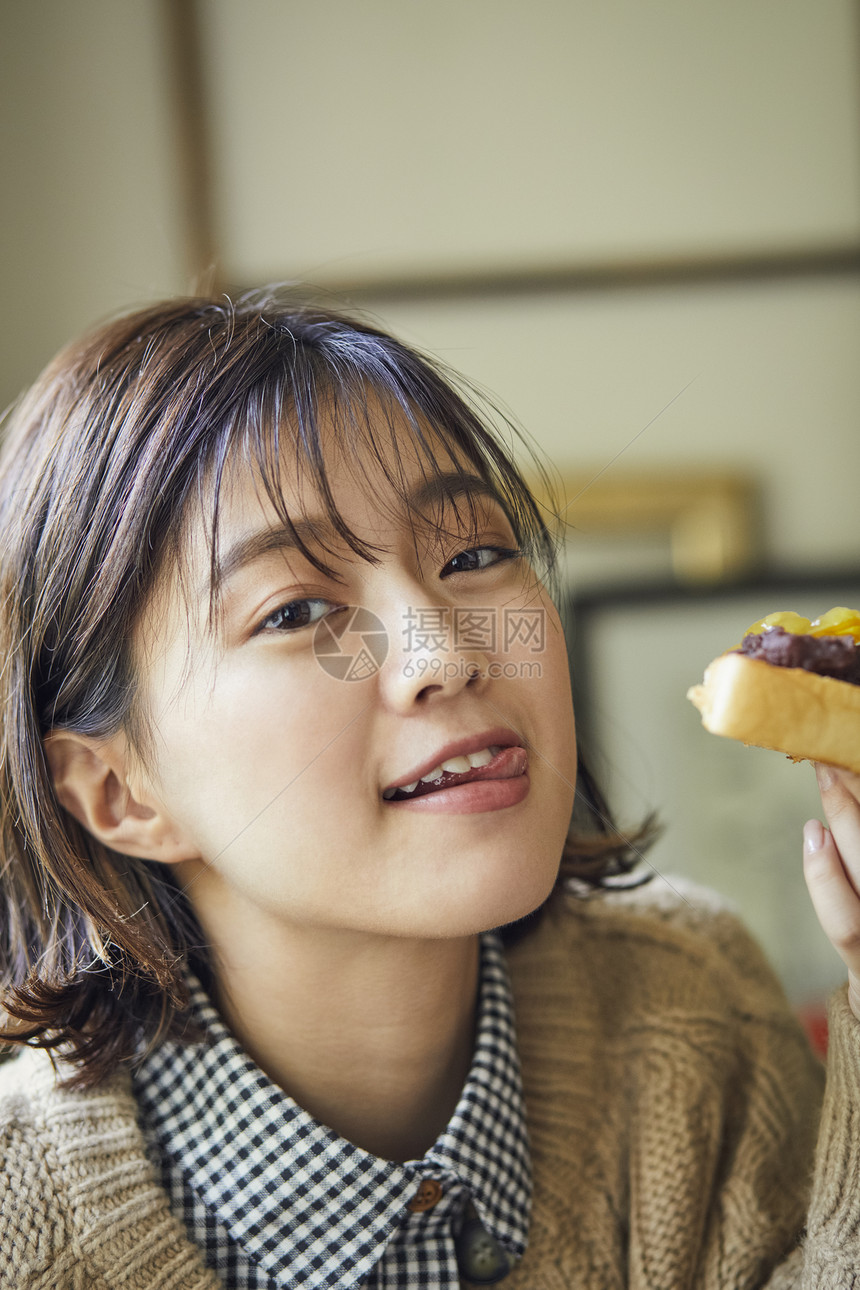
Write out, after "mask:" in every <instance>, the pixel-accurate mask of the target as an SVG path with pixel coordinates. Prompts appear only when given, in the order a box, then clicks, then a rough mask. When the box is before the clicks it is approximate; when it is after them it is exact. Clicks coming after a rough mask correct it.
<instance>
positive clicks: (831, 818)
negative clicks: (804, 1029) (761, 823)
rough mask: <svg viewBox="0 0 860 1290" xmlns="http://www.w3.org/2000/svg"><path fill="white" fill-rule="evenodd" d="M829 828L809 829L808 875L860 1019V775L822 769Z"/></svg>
mask: <svg viewBox="0 0 860 1290" xmlns="http://www.w3.org/2000/svg"><path fill="white" fill-rule="evenodd" d="M815 773H816V775H817V776H818V787H819V789H820V791H821V802H822V805H823V807H824V814H825V816H826V817H827V823H828V824H829V826H830V827H829V829H826V828H825V827H824V825H823V824H821V822H820V821H819V820H809V821H808V822H807V823H806V824H805V825H804V829H803V842H804V846H803V873H804V877H805V878H806V885H807V887H808V888H809V894H810V896H811V897H812V903H813V905H814V906H815V912H816V914H817V915H818V920H819V922H820V923H821V926H822V927H823V928H824V931H825V932H826V934H827V936H828V938H829V939H830V941H831V942H832V944H833V946H834V948H835V949H836V952H837V953H838V954H839V956H840V958H841V959H842V961H843V962H844V963H845V966H846V967H847V968H848V1001H849V1003H850V1005H851V1011H852V1012H853V1013H854V1016H855V1017H857V1019H858V1020H860V775H852V774H851V772H850V771H847V770H836V769H834V768H833V767H832V766H822V765H820V764H819V765H816V767H815Z"/></svg>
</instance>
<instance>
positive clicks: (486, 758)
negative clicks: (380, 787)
mask: <svg viewBox="0 0 860 1290" xmlns="http://www.w3.org/2000/svg"><path fill="white" fill-rule="evenodd" d="M500 751H501V744H491V745H490V746H489V748H482V749H481V750H480V751H479V752H474V753H465V754H464V755H463V756H462V757H449V758H448V760H447V761H443V762H442V763H441V764H440V765H439V766H435V767H434V768H433V770H428V772H427V774H426V775H422V776H421V778H420V779H416V780H413V782H412V783H411V784H401V786H400V790H399V791H400V792H401V793H414V792H415V789H416V788H417V787H418V785H419V784H432V783H433V781H434V780H437V779H441V778H442V776H443V774H445V772H446V771H447V772H448V774H450V775H463V774H465V772H466V771H467V770H473V769H475V768H476V767H478V766H489V764H490V762H491V761H492V760H493V758H494V757H495V756H496V754H497V753H498V752H500ZM397 791H398V790H397V789H396V788H386V789H385V790H384V791H383V794H382V796H383V797H384V798H385V800H386V801H390V800H391V798H392V797H393V796H394V794H395V793H396V792H397Z"/></svg>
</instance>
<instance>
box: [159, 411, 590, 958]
mask: <svg viewBox="0 0 860 1290" xmlns="http://www.w3.org/2000/svg"><path fill="white" fill-rule="evenodd" d="M404 435H405V432H404ZM403 443H404V448H403V452H402V457H403V462H404V468H405V472H406V483H407V488H411V489H413V490H414V491H415V493H416V495H417V494H418V493H419V492H420V490H421V489H422V486H424V485H425V483H426V478H427V473H426V468H424V469H422V465H421V461H420V459H419V458H418V456H417V455H416V454H415V452H414V450H413V449H412V448H411V446H410V440H409V438H408V437H405V438H404V440H403ZM332 457H333V459H332V461H331V462H330V463H329V468H330V476H331V481H332V488H333V493H334V498H335V502H336V505H337V507H338V510H339V512H340V514H341V515H342V516H343V518H344V519H345V520H346V522H347V523H348V525H349V526H350V528H351V529H352V531H353V532H354V533H356V534H357V535H358V536H359V537H361V538H363V539H365V540H366V541H368V542H369V543H373V544H374V545H376V546H378V547H382V548H384V550H383V551H382V552H381V553H380V555H381V558H380V560H379V563H378V564H371V563H369V562H367V561H365V560H362V559H361V558H360V557H358V556H357V555H355V554H354V552H352V551H351V550H350V548H349V547H348V546H347V545H346V543H342V542H341V541H340V539H337V540H335V539H334V538H330V539H329V541H328V545H329V547H332V546H333V549H334V550H335V552H336V555H334V556H332V555H331V554H326V553H323V558H324V560H325V562H326V563H327V564H330V565H333V566H334V568H335V571H336V573H337V575H338V576H337V578H336V579H335V578H331V577H328V576H326V575H324V574H321V573H320V572H319V571H318V570H317V569H316V568H315V567H314V566H313V565H312V564H311V563H310V562H309V561H308V560H307V559H306V558H305V557H304V556H302V554H301V553H300V551H298V550H297V549H295V547H294V546H291V545H290V541H289V535H288V534H287V533H286V532H285V531H284V530H283V528H282V526H281V524H280V522H279V520H278V517H277V514H276V513H275V510H274V508H273V507H272V506H271V503H270V502H269V501H268V500H267V499H265V494H264V490H263V489H262V488H260V487H259V486H258V483H257V481H256V480H255V478H254V476H253V475H252V474H251V472H250V470H248V468H247V467H246V468H245V473H244V474H243V473H241V472H240V470H239V469H238V468H235V469H234V471H233V474H232V476H231V478H230V482H229V486H228V487H225V489H224V492H223V494H222V507H223V509H222V512H221V515H220V519H219V553H220V557H221V570H222V592H221V615H220V622H219V626H218V629H217V630H216V631H213V630H211V629H210V626H209V623H208V609H209V550H208V545H207V542H206V537H205V525H204V522H203V519H202V518H201V520H200V522H199V524H198V525H197V526H196V527H195V526H193V525H192V533H191V547H190V562H189V571H190V575H191V576H190V577H189V578H186V579H183V580H182V585H183V587H184V588H185V590H184V591H183V592H181V591H180V589H179V581H180V580H179V579H178V578H177V579H176V580H175V585H171V586H165V587H163V588H162V589H161V593H160V594H158V595H156V596H155V597H154V598H153V601H152V604H151V605H150V607H149V611H148V613H147V615H146V617H145V621H144V623H143V624H142V627H141V630H140V634H139V638H138V641H137V658H138V664H139V668H140V670H141V672H142V677H141V681H142V684H141V690H142V694H141V698H142V700H143V704H144V707H145V710H146V711H147V712H148V715H149V719H150V721H151V723H152V725H153V727H154V735H155V737H154V739H153V741H152V743H153V746H154V750H155V751H154V754H153V760H152V761H150V763H149V764H148V765H147V767H146V769H145V770H138V771H137V772H136V774H137V776H138V780H137V782H136V784H135V785H134V787H135V788H136V789H137V788H138V787H141V788H142V790H143V792H144V794H146V793H149V794H150V796H151V798H154V799H157V800H158V802H160V804H161V806H162V808H163V809H164V810H165V811H167V812H168V813H169V815H170V816H171V818H172V820H173V821H174V822H175V823H176V825H177V827H178V829H179V831H180V833H181V835H182V836H183V837H184V839H186V842H187V844H188V846H187V847H186V852H187V853H191V854H193V855H194V856H195V857H196V858H195V859H193V860H186V861H183V862H182V863H181V865H180V866H179V869H178V876H179V879H180V881H181V883H182V884H183V885H184V886H185V887H186V888H187V890H188V894H189V897H190V899H191V901H192V904H193V905H194V906H195V907H196V909H197V912H198V914H199V916H200V918H201V921H202V922H203V925H204V926H207V924H208V925H211V924H212V922H213V920H215V919H217V918H220V919H221V924H222V925H223V924H224V920H225V918H226V920H227V922H228V923H229V924H230V925H233V926H238V925H239V923H240V922H242V923H245V925H246V926H247V927H248V928H253V927H255V926H259V925H260V923H261V920H263V921H268V922H271V921H274V923H275V924H276V925H279V926H282V927H284V928H287V927H290V926H293V927H301V928H303V929H305V930H312V929H315V928H318V929H320V930H323V929H325V930H332V929H335V928H339V929H351V930H353V931H360V932H368V933H375V934H388V935H396V936H420V937H442V936H452V935H464V934H471V933H473V932H475V931H479V930H482V929H485V928H488V927H493V926H498V925H500V924H503V923H506V922H509V921H512V920H513V919H516V918H518V917H521V916H523V915H525V914H526V913H528V912H530V911H531V910H532V909H533V908H535V907H536V906H537V905H538V904H539V903H540V902H541V901H542V900H543V899H544V898H545V897H546V895H547V894H548V892H549V890H550V888H551V886H552V884H553V881H554V878H555V875H556V871H557V867H558V863H559V859H560V855H561V850H562V845H563V841H564V838H565V834H566V831H567V826H568V822H569V818H570V813H571V808H572V803H573V785H574V781H575V777H576V752H575V740H574V727H573V712H572V705H571V696H570V686H569V679H568V666H567V657H566V651H565V645H564V639H563V636H562V631H561V626H560V623H559V619H558V616H557V614H556V611H555V609H554V607H553V606H552V603H551V602H550V600H549V598H548V597H547V595H546V593H545V592H544V590H543V588H542V586H541V585H540V584H539V583H538V581H537V578H536V576H535V574H534V573H533V571H532V569H531V568H530V566H529V565H528V564H527V562H526V561H525V560H524V559H522V558H519V557H518V556H516V555H512V554H511V549H512V548H514V547H515V546H516V543H515V541H514V535H513V532H512V530H511V527H510V524H509V522H508V520H507V518H506V516H505V512H504V510H503V509H502V507H501V506H500V505H499V503H498V502H497V501H495V500H494V499H493V498H492V497H488V496H486V495H484V493H483V492H482V491H481V489H482V487H483V486H482V485H481V483H480V481H478V480H474V479H473V480H472V482H471V484H470V483H469V481H468V479H467V480H462V479H452V480H451V481H449V486H450V490H451V492H452V493H453V494H455V495H456V501H457V502H458V504H459V505H458V509H459V512H460V520H459V521H458V518H457V513H456V511H455V509H454V506H453V504H452V501H451V498H450V497H447V498H446V497H445V496H444V495H441V494H440V495H439V496H437V497H435V498H434V499H433V500H432V501H431V502H430V503H429V504H428V502H427V501H426V500H425V502H424V503H423V505H422V507H421V509H422V510H423V511H425V512H427V511H430V512H431V513H432V514H433V516H434V518H435V519H436V520H437V521H438V523H437V524H425V523H422V522H420V521H418V520H416V518H415V514H414V513H413V514H412V515H411V517H410V515H409V514H407V513H405V512H403V511H402V509H399V508H400V503H399V502H398V500H397V498H396V497H395V495H394V493H393V491H392V490H391V488H390V486H389V485H388V484H387V482H386V481H385V478H384V476H383V474H382V472H381V471H378V473H377V474H376V475H373V474H372V473H371V474H370V478H371V483H372V485H373V486H372V488H368V485H367V483H366V482H365V481H364V480H361V481H358V480H356V478H355V477H354V472H351V471H349V470H348V469H347V468H346V467H345V466H344V464H343V462H342V460H340V458H339V456H338V455H337V454H336V453H333V454H332ZM464 487H465V488H467V489H469V490H470V495H471V497H472V502H473V510H474V513H475V515H476V516H477V519H478V528H477V532H471V531H470V527H471V526H470V523H469V510H470V508H469V506H468V504H464V503H465V501H466V498H465V497H464V495H462V493H459V494H458V490H461V489H462V488H464ZM284 500H285V502H286V505H287V507H288V510H289V513H290V515H291V516H292V517H293V518H294V521H295V519H296V518H297V517H300V516H305V517H312V516H319V515H321V514H322V508H321V507H320V506H319V505H318V503H317V500H316V498H315V497H314V496H313V494H312V493H311V492H310V491H309V490H304V491H300V490H298V489H297V490H296V491H295V492H294V493H292V494H290V495H285V499H284ZM189 588H190V592H191V594H189V590H188V589H189ZM195 597H196V598H195ZM350 607H353V608H350ZM354 607H359V608H360V610H361V611H365V612H364V613H359V614H358V615H357V616H356V615H355V608H354ZM338 650H340V651H341V652H340V653H338V652H337V651H338ZM363 650H364V652H362V651H363ZM458 757H459V758H460V760H454V761H452V759H454V758H458ZM464 757H465V758H466V760H465V761H464V760H462V758H464ZM442 762H448V763H449V769H448V772H447V773H446V777H445V779H443V780H442V781H441V782H440V783H439V784H438V785H436V784H434V783H433V781H431V782H430V783H429V785H428V784H426V783H421V784H420V786H419V788H418V789H417V790H413V792H412V793H411V794H410V793H407V792H404V788H405V786H407V785H408V784H409V783H410V782H413V781H414V780H415V779H419V777H420V776H423V775H425V774H426V773H427V772H429V771H431V770H434V769H435V768H437V767H438V766H439V765H440V764H441V763H442ZM464 771H465V772H466V773H465V774H463V777H462V778H459V777H458V776H459V775H460V774H461V773H462V772H464ZM398 785H399V786H400V791H394V790H395V786H398ZM428 787H429V788H430V790H431V791H429V792H428V791H426V790H427V789H428Z"/></svg>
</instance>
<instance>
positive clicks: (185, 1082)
mask: <svg viewBox="0 0 860 1290" xmlns="http://www.w3.org/2000/svg"><path fill="white" fill-rule="evenodd" d="M480 982H481V984H480V1004H479V1012H478V1027H477V1037H476V1044H475V1051H474V1055H473V1059H472V1065H471V1068H470V1071H469V1075H468V1077H467V1080H466V1083H465V1085H464V1087H463V1091H462V1093H461V1096H460V1099H459V1102H458V1104H457V1107H456V1110H455V1112H454V1114H453V1116H452V1118H451V1120H450V1121H449V1123H448V1125H447V1126H446V1128H445V1129H444V1130H443V1132H442V1133H441V1134H440V1136H439V1138H438V1139H437V1141H436V1142H435V1143H434V1145H433V1146H432V1147H431V1148H430V1150H429V1151H428V1152H427V1154H426V1155H425V1156H424V1157H423V1158H422V1159H421V1160H415V1161H408V1162H407V1163H405V1164H397V1163H393V1162H391V1161H387V1160H381V1159H379V1158H378V1157H376V1156H373V1155H371V1154H370V1153H369V1152H367V1151H363V1150H361V1149H360V1148H359V1147H356V1146H354V1145H353V1144H352V1143H350V1142H347V1141H346V1140H345V1139H343V1138H340V1137H338V1135H337V1134H336V1133H334V1132H333V1131H332V1130H331V1129H329V1128H326V1127H325V1126H324V1125H322V1124H320V1123H319V1122H318V1121H316V1120H314V1119H313V1118H312V1117H311V1116H309V1115H308V1114H307V1113H306V1112H305V1111H303V1110H302V1109H301V1108H300V1107H299V1106H297V1105H296V1103H295V1102H294V1101H292V1099H291V1098H289V1097H288V1096H287V1095H286V1094H285V1093H284V1092H283V1091H282V1090H281V1089H279V1088H278V1087H277V1086H276V1085H275V1084H273V1083H272V1082H271V1080H269V1079H268V1078H267V1076H266V1075H264V1074H263V1072H262V1071H261V1070H260V1069H259V1067H257V1066H256V1065H255V1064H254V1063H253V1062H252V1060H251V1059H250V1058H249V1057H248V1055H247V1054H246V1053H245V1052H243V1050H242V1049H241V1048H240V1047H239V1045H238V1043H237V1042H236V1040H235V1039H234V1038H233V1037H232V1036H231V1035H230V1033H229V1032H228V1031H227V1029H226V1027H225V1026H224V1023H223V1022H222V1021H221V1019H220V1017H219V1016H218V1014H217V1012H216V1011H215V1009H214V1008H213V1006H212V1004H211V1002H210V1000H209V998H208V997H207V995H206V994H205V992H204V991H203V989H202V987H201V986H200V984H199V982H198V981H197V980H196V979H195V978H193V977H190V982H189V983H190V985H191V988H192V1008H193V1011H194V1014H195V1016H196V1018H197V1019H198V1020H199V1021H200V1022H202V1024H203V1026H204V1027H205V1029H206V1036H207V1037H206V1041H205V1042H204V1043H201V1044H192V1045H182V1044H179V1043H174V1042H169V1043H164V1044H162V1045H161V1046H160V1047H159V1048H157V1049H156V1050H155V1051H154V1052H153V1053H151V1054H149V1056H148V1057H146V1058H145V1060H144V1061H143V1063H142V1064H141V1066H140V1067H139V1069H138V1070H137V1072H136V1073H135V1087H136V1091H137V1096H138V1100H139V1103H140V1109H141V1113H142V1115H143V1117H144V1120H145V1122H146V1125H147V1129H148V1131H149V1132H150V1133H154V1134H155V1136H156V1137H157V1139H158V1141H159V1144H160V1146H161V1149H162V1150H163V1151H164V1152H165V1153H166V1155H167V1156H168V1157H169V1167H170V1168H175V1169H178V1170H179V1171H180V1172H181V1173H182V1175H183V1177H184V1179H185V1183H186V1185H187V1186H189V1187H190V1188H191V1189H192V1190H193V1191H194V1192H196V1194H197V1195H198V1196H199V1197H200V1199H201V1201H202V1202H203V1204H204V1205H205V1206H206V1209H207V1210H209V1211H210V1212H212V1213H213V1214H215V1215H217V1217H218V1218H219V1219H220V1221H221V1222H222V1223H223V1224H224V1226H225V1227H226V1229H227V1231H228V1232H229V1234H230V1236H231V1238H232V1239H233V1240H234V1241H235V1242H236V1243H237V1244H238V1245H239V1246H240V1247H241V1248H242V1249H243V1250H244V1252H245V1254H246V1255H247V1257H248V1258H249V1259H250V1260H251V1262H252V1263H253V1264H254V1265H255V1266H257V1267H258V1268H259V1269H260V1271H262V1272H264V1273H266V1274H267V1275H268V1276H270V1277H271V1278H272V1279H273V1280H274V1281H275V1283H276V1284H277V1285H279V1286H282V1287H292V1286H305V1287H306V1286H314V1287H320V1288H322V1287H335V1286H337V1287H347V1286H358V1285H360V1284H361V1283H362V1281H364V1280H365V1279H366V1278H367V1277H368V1276H369V1274H370V1273H371V1271H372V1270H373V1269H374V1267H375V1266H376V1265H377V1263H378V1262H379V1260H380V1258H381V1257H382V1255H383V1253H384V1250H385V1247H386V1245H387V1244H388V1242H389V1241H390V1240H391V1238H392V1236H393V1235H394V1234H395V1233H396V1232H397V1231H398V1229H399V1228H400V1227H401V1225H403V1224H404V1223H406V1222H408V1219H409V1217H410V1216H409V1212H408V1210H407V1206H408V1204H409V1202H410V1201H411V1200H412V1199H413V1197H414V1196H415V1193H416V1191H417V1189H418V1186H419V1184H420V1182H421V1181H422V1179H428V1178H436V1179H439V1178H441V1179H443V1180H445V1181H447V1182H448V1183H449V1184H455V1185H457V1184H459V1185H460V1186H465V1188H466V1189H467V1191H468V1193H469V1194H470V1196H471V1199H472V1202H473V1203H474V1206H475V1209H476V1210H477V1213H478V1215H479V1217H480V1219H481V1222H482V1223H483V1225H484V1227H485V1228H486V1229H487V1230H488V1231H489V1232H490V1233H491V1234H492V1235H493V1236H494V1237H495V1238H496V1239H497V1240H498V1241H499V1242H500V1243H501V1245H502V1246H503V1247H504V1248H505V1249H506V1250H507V1251H508V1252H509V1253H510V1254H511V1255H513V1257H514V1258H515V1259H518V1258H520V1257H521V1256H522V1254H523V1252H524V1250H525V1245H526V1239H527V1234H528V1223H529V1214H530V1209H531V1166H530V1156H529V1147H528V1139H527V1136H526V1128H525V1115H524V1106H523V1096H522V1084H521V1079H520V1069H519V1059H518V1056H517V1050H516V1036H515V1030H514V1018H513V1002H512V996H511V989H510V983H509V980H508V975H507V967H506V964H505V959H504V952H503V949H502V945H501V942H500V940H499V938H498V936H497V935H496V934H494V933H486V934H485V935H484V936H483V937H482V941H481V973H480ZM440 1217H441V1215H440Z"/></svg>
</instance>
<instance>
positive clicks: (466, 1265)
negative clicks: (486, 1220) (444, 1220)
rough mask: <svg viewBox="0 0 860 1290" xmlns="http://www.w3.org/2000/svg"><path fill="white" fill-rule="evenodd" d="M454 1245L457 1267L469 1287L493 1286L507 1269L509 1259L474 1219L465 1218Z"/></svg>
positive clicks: (494, 1239)
mask: <svg viewBox="0 0 860 1290" xmlns="http://www.w3.org/2000/svg"><path fill="white" fill-rule="evenodd" d="M455 1244H456V1250H457V1266H458V1267H459V1269H460V1273H461V1275H462V1276H463V1277H464V1278H465V1280H466V1281H470V1282H471V1283H472V1285H476V1286H492V1285H495V1284H496V1282H497V1281H501V1280H502V1278H503V1277H506V1276H507V1275H508V1273H509V1272H510V1270H511V1260H510V1259H509V1258H508V1256H507V1254H506V1253H505V1251H504V1250H503V1249H502V1247H501V1245H499V1242H498V1241H497V1240H496V1238H495V1237H494V1236H491V1235H490V1233H489V1232H488V1231H486V1230H485V1229H484V1227H483V1226H482V1225H481V1223H480V1222H479V1220H478V1219H477V1218H467V1219H466V1221H465V1223H464V1224H463V1228H462V1231H461V1232H460V1235H459V1236H458V1238H457V1240H456V1243H455Z"/></svg>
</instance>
